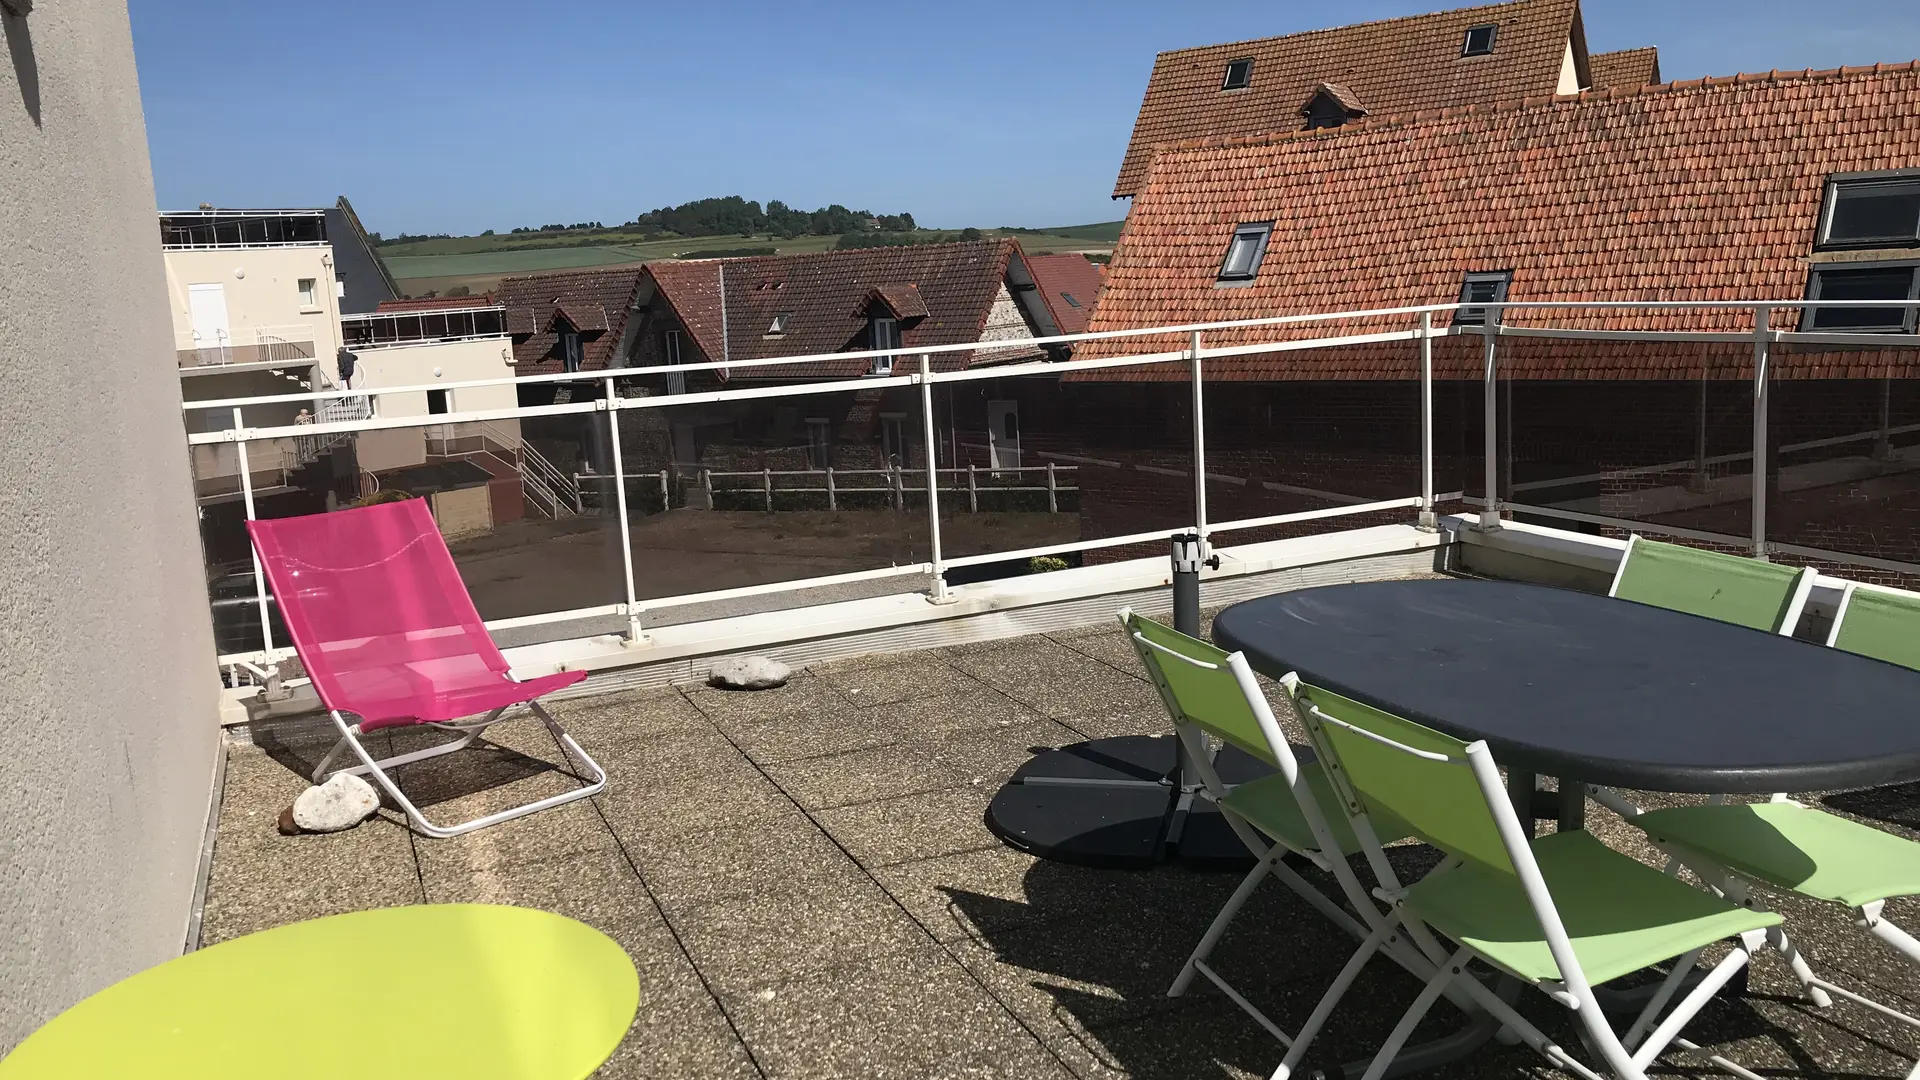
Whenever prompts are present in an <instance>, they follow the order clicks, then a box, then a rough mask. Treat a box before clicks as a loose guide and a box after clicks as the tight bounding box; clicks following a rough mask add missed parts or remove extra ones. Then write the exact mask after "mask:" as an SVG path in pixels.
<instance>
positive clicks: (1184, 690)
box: [1119, 609, 1480, 1080]
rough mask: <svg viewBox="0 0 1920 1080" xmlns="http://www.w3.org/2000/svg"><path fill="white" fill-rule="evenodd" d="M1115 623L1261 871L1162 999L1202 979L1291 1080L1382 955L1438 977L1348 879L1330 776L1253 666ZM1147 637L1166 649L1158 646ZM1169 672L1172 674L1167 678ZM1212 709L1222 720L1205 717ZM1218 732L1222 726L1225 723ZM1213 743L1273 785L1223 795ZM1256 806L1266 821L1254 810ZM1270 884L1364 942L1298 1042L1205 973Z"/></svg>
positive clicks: (1473, 1009)
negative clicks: (1257, 1035) (1270, 770)
mask: <svg viewBox="0 0 1920 1080" xmlns="http://www.w3.org/2000/svg"><path fill="white" fill-rule="evenodd" d="M1119 617H1120V623H1121V626H1122V628H1123V629H1124V631H1125V632H1126V634H1127V635H1128V639H1129V640H1130V641H1131V642H1132V644H1133V647H1134V649H1135V651H1136V652H1137V653H1138V654H1139V656H1140V660H1141V663H1142V665H1143V666H1144V667H1145V668H1146V670H1147V672H1148V674H1149V675H1150V676H1151V678H1152V680H1153V683H1154V686H1155V688H1156V689H1157V690H1158V691H1159V693H1160V699H1161V701H1162V703H1163V704H1164V705H1165V706H1166V709H1167V713H1168V715H1169V716H1170V717H1171V718H1172V719H1173V723H1174V730H1175V732H1176V734H1177V736H1178V738H1179V739H1180V741H1181V744H1182V745H1183V747H1184V748H1185V750H1186V760H1187V762H1188V763H1189V764H1190V765H1191V766H1192V768H1193V770H1194V772H1195V773H1196V774H1197V775H1198V777H1199V779H1200V782H1201V790H1200V791H1199V792H1197V793H1196V795H1197V796H1199V797H1204V798H1206V799H1207V800H1209V801H1211V802H1213V803H1214V804H1216V805H1217V806H1218V807H1219V808H1220V811H1221V814H1222V817H1223V818H1224V819H1225V820H1226V822H1227V824H1228V826H1229V827H1230V828H1232V829H1233V831H1234V833H1235V835H1237V836H1238V837H1239V838H1240V840H1241V842H1242V843H1244V844H1245V845H1246V847H1247V850H1248V851H1250V852H1251V853H1252V854H1253V856H1254V858H1255V860H1256V861H1255V864H1254V866H1253V868H1252V869H1251V870H1249V871H1248V872H1247V874H1246V876H1245V877H1244V878H1242V879H1241V882H1240V884H1239V886H1238V887H1237V888H1236V889H1234V891H1233V894H1232V895H1231V896H1229V897H1228V898H1227V902H1226V904H1225V905H1223V906H1222V907H1221V909H1220V912H1219V914H1217V915H1216V916H1214V919H1213V922H1212V923H1211V924H1210V925H1209V926H1208V927H1207V930H1206V933H1205V934H1203V935H1202V936H1201V939H1200V942H1199V944H1198V945H1196V946H1195V947H1194V950H1193V953H1192V955H1190V956H1189V957H1188V958H1187V962H1186V964H1185V965H1184V966H1183V967H1182V968H1181V970H1180V974H1179V975H1178V976H1177V977H1176V978H1175V979H1174V981H1173V985H1172V986H1171V987H1169V988H1168V990H1167V996H1168V997H1180V996H1182V995H1183V994H1185V993H1186V992H1187V990H1188V988H1189V987H1190V986H1191V985H1192V983H1193V979H1194V976H1195V975H1196V974H1198V975H1201V976H1204V977H1205V978H1206V979H1207V980H1208V981H1209V982H1211V983H1213V984H1214V985H1215V986H1216V987H1218V988H1219V990H1220V992H1221V993H1223V994H1225V995H1226V996H1227V998H1228V1000H1230V1001H1232V1002H1233V1003H1234V1004H1235V1005H1236V1006H1238V1007H1239V1008H1240V1009H1241V1010H1242V1011H1244V1012H1245V1013H1247V1015H1249V1016H1250V1017H1252V1018H1253V1019H1254V1021H1255V1022H1256V1023H1258V1024H1259V1025H1260V1026H1261V1027H1262V1028H1264V1029H1265V1030H1266V1031H1267V1033H1268V1034H1270V1035H1272V1036H1273V1037H1274V1038H1275V1039H1276V1040H1278V1041H1279V1042H1280V1044H1281V1045H1282V1046H1284V1047H1286V1048H1287V1053H1286V1056H1285V1058H1284V1059H1283V1060H1282V1062H1281V1064H1280V1065H1279V1067H1278V1068H1277V1069H1276V1070H1275V1071H1274V1073H1273V1076H1274V1078H1275V1080H1285V1078H1286V1077H1288V1076H1290V1075H1291V1074H1292V1072H1293V1070H1294V1069H1295V1068H1296V1067H1297V1066H1298V1065H1299V1063H1300V1060H1301V1058H1302V1057H1303V1056H1304V1055H1305V1054H1306V1051H1307V1048H1308V1045H1309V1044H1310V1043H1311V1042H1312V1041H1313V1038H1314V1036H1315V1035H1317V1034H1318V1033H1319V1031H1320V1029H1321V1027H1322V1026H1323V1025H1324V1024H1325V1023H1326V1021H1327V1020H1328V1018H1329V1017H1331V1016H1332V1014H1333V1010H1334V1008H1335V1007H1336V1006H1337V1005H1338V1004H1339V1001H1340V999H1341V998H1342V997H1343V996H1344V995H1345V993H1346V991H1347V990H1348V988H1349V987H1351V986H1352V985H1353V981H1354V980H1355V979H1356V978H1357V977H1358V976H1359V974H1360V971H1361V969H1362V968H1364V967H1365V966H1366V962H1367V961H1368V959H1370V958H1371V957H1372V956H1373V955H1374V954H1375V953H1378V952H1385V953H1386V954H1387V955H1388V956H1390V957H1392V958H1393V959H1394V960H1395V961H1396V962H1398V963H1400V964H1401V965H1402V966H1404V967H1406V968H1407V969H1408V970H1409V971H1412V972H1413V973H1414V974H1415V975H1417V976H1419V977H1420V978H1423V979H1424V978H1429V977H1431V976H1432V975H1433V974H1434V972H1435V970H1436V968H1435V967H1434V965H1433V963H1432V962H1431V961H1430V960H1429V959H1428V957H1427V956H1426V954H1424V953H1423V952H1421V951H1420V950H1419V949H1417V948H1415V947H1414V946H1413V945H1412V944H1411V943H1409V942H1407V941H1406V940H1404V938H1403V935H1402V932H1401V929H1400V927H1399V925H1398V924H1397V923H1396V922H1395V921H1394V920H1392V919H1389V918H1387V917H1386V916H1385V915H1383V913H1382V912H1381V911H1380V909H1379V906H1378V905H1377V904H1376V903H1374V902H1373V901H1372V900H1371V899H1370V898H1369V897H1368V895H1367V891H1366V889H1365V887H1364V886H1362V885H1361V883H1360V881H1359V879H1358V877H1356V876H1355V874H1354V872H1353V868H1352V867H1351V866H1349V865H1348V864H1347V860H1346V855H1345V854H1343V853H1342V839H1343V836H1342V834H1344V833H1345V830H1336V829H1335V828H1334V827H1333V826H1332V825H1331V824H1330V822H1329V820H1328V818H1327V816H1326V814H1325V812H1324V811H1323V809H1322V806H1321V802H1322V799H1323V798H1326V797H1328V796H1329V795H1330V794H1331V791H1332V787H1331V785H1330V783H1329V782H1328V780H1327V778H1326V777H1325V776H1324V774H1322V775H1319V776H1316V775H1315V774H1316V773H1320V772H1321V769H1320V766H1319V765H1318V764H1316V763H1315V762H1314V761H1313V760H1311V759H1309V760H1307V761H1305V762H1302V761H1301V760H1300V759H1299V757H1298V756H1296V755H1295V754H1294V752H1293V747H1292V746H1291V744H1289V743H1288V741H1287V738H1286V735H1285V733H1284V732H1283V731H1282V730H1281V728H1280V723H1279V721H1278V720H1277V719H1276V718H1275V716H1274V714H1273V710H1272V707H1271V706H1269V705H1268V703H1267V699H1266V695H1265V694H1264V693H1262V691H1261V689H1260V685H1259V682H1258V680H1257V679H1256V678H1255V677H1254V673H1253V669H1252V667H1251V666H1249V665H1248V663H1247V660H1246V657H1245V656H1244V655H1243V654H1241V653H1237V652H1236V653H1232V654H1227V653H1225V652H1223V651H1222V650H1219V649H1217V648H1215V647H1214V646H1212V645H1209V644H1207V643H1206V642H1203V641H1199V640H1197V639H1194V638H1191V637H1188V636H1187V635H1184V634H1180V633H1179V632H1178V631H1175V630H1172V629H1171V628H1168V627H1165V626H1162V625H1161V624H1158V623H1154V622H1152V621H1151V620H1147V619H1143V618H1141V617H1139V616H1136V615H1135V614H1134V613H1133V612H1132V611H1131V609H1122V610H1121V612H1120V616H1119ZM1149 634H1151V635H1153V637H1159V638H1162V639H1163V640H1159V641H1156V640H1153V637H1150V636H1149ZM1163 665H1175V666H1174V667H1172V668H1168V667H1166V666H1163ZM1209 705H1212V706H1214V707H1215V709H1214V710H1209V709H1208V706H1209ZM1236 706H1237V707H1238V708H1240V709H1244V710H1245V715H1244V716H1241V717H1239V720H1240V721H1241V722H1242V723H1244V721H1245V720H1248V719H1251V720H1252V721H1253V723H1254V724H1255V725H1257V728H1256V729H1255V730H1254V731H1251V732H1250V731H1246V730H1243V729H1242V728H1241V726H1240V724H1237V723H1234V722H1233V721H1232V720H1226V718H1225V717H1223V716H1222V715H1221V713H1222V712H1225V711H1227V710H1233V709H1235V707H1236ZM1223 720H1225V721H1226V722H1224V723H1223ZM1209 732H1211V733H1213V734H1214V735H1215V736H1217V737H1220V738H1222V740H1223V741H1231V742H1233V743H1234V744H1236V745H1239V746H1240V747H1241V749H1243V750H1248V751H1249V752H1252V753H1254V754H1256V755H1258V756H1260V757H1263V758H1266V759H1267V760H1269V761H1271V762H1272V763H1273V764H1274V765H1275V767H1276V768H1277V769H1278V770H1279V773H1278V775H1277V776H1275V777H1271V778H1267V779H1263V780H1260V781H1255V782H1254V783H1253V784H1251V785H1240V787H1239V789H1236V787H1235V786H1234V785H1229V784H1227V783H1225V782H1224V781H1223V780H1222V779H1221V777H1220V774H1219V772H1218V770H1217V769H1216V768H1215V767H1214V752H1215V751H1214V748H1213V747H1212V746H1211V745H1210V744H1209V742H1208V733H1209ZM1256 739H1257V742H1256ZM1275 785H1281V786H1284V787H1285V788H1286V789H1287V797H1286V801H1285V802H1278V803H1277V801H1276V796H1278V794H1279V793H1278V792H1277V791H1275V790H1273V789H1274V786H1275ZM1256 788H1260V789H1262V790H1259V791H1257V799H1256V798H1254V797H1250V796H1254V795H1255V794H1256V792H1255V789H1256ZM1316 788H1318V789H1320V790H1319V792H1316ZM1236 790H1240V797H1236V795H1235V792H1236ZM1256 805H1257V806H1259V807H1261V808H1262V809H1263V810H1264V811H1265V812H1262V809H1255V806H1256ZM1269 837H1270V838H1271V839H1269ZM1344 840H1345V846H1346V848H1347V849H1348V852H1349V853H1351V852H1353V851H1357V846H1356V845H1355V843H1354V841H1353V839H1352V837H1351V835H1350V834H1348V835H1344ZM1288 855H1295V856H1298V857H1299V858H1302V859H1304V860H1306V861H1307V862H1309V863H1311V864H1312V865H1313V866H1314V867H1315V868H1317V869H1319V870H1321V871H1323V872H1325V873H1327V874H1328V875H1329V876H1331V877H1332V878H1333V879H1334V881H1335V882H1336V883H1337V884H1338V886H1339V889H1340V892H1341V894H1342V895H1343V896H1344V897H1345V898H1346V900H1347V903H1348V904H1349V905H1350V906H1351V910H1348V909H1347V908H1343V907H1341V906H1340V905H1339V904H1338V903H1336V902H1335V901H1334V900H1332V899H1331V898H1330V897H1328V896H1327V895H1326V893H1324V892H1322V891H1321V890H1320V889H1318V888H1316V887H1315V886H1314V885H1313V884H1312V883H1311V882H1309V881H1307V880H1306V879H1305V878H1303V877H1301V876H1300V874H1299V873H1298V872H1297V871H1295V870H1294V869H1293V867H1291V866H1289V865H1288V864H1287V862H1286V858H1287V856H1288ZM1269 876H1271V877H1273V878H1275V879H1277V880H1278V881H1280V882H1281V883H1282V884H1284V885H1286V886H1287V887H1288V888H1289V889H1291V890H1292V891H1293V892H1295V893H1296V894H1298V895H1299V896H1300V897H1301V898H1302V899H1304V900H1305V901H1306V902H1307V903H1308V904H1309V905H1311V906H1312V907H1313V908H1314V909H1315V910H1317V911H1319V912H1320V913H1321V914H1323V915H1325V916H1326V917H1327V918H1328V919H1329V920H1331V921H1332V922H1333V923H1334V924H1335V925H1336V926H1339V927H1340V928H1341V929H1342V930H1345V931H1346V932H1347V933H1349V934H1351V935H1352V936H1353V937H1354V938H1356V939H1358V940H1359V941H1360V945H1359V947H1358V948H1357V949H1356V950H1355V952H1354V953H1353V955H1352V956H1351V957H1350V958H1349V959H1348V961H1347V963H1346V965H1345V966H1344V967H1342V968H1341V970H1340V972H1339V973H1338V974H1337V975H1336V976H1335V978H1334V981H1333V983H1332V984H1331V986H1330V987H1329V988H1328V990H1327V991H1326V993H1325V995H1324V996H1323V997H1322V998H1321V1001H1320V1002H1319V1004H1318V1006H1317V1007H1316V1008H1315V1009H1314V1011H1313V1012H1312V1014H1311V1015H1309V1016H1308V1017H1307V1019H1306V1020H1305V1021H1304V1022H1303V1023H1302V1025H1301V1026H1300V1028H1299V1030H1298V1031H1297V1032H1294V1033H1292V1034H1289V1033H1288V1032H1287V1031H1286V1030H1285V1029H1284V1028H1282V1027H1281V1026H1280V1025H1279V1024H1278V1023H1276V1022H1275V1021H1274V1020H1273V1019H1272V1018H1270V1017H1269V1016H1267V1015H1266V1014H1265V1013H1264V1012H1262V1011H1261V1010H1260V1009H1259V1008H1258V1007H1257V1006H1255V1005H1254V1004H1253V1003H1252V1002H1250V1001H1248V1000H1247V998H1246V997H1245V996H1244V995H1242V994H1241V993H1240V992H1239V991H1238V990H1236V989H1235V988H1234V987H1233V986H1232V985H1231V984H1230V983H1228V982H1227V980H1226V979H1225V978H1223V977H1222V976H1221V975H1220V973H1219V972H1217V971H1216V970H1214V968H1213V966H1212V965H1211V964H1209V963H1208V958H1209V957H1210V956H1211V955H1212V953H1213V950H1214V948H1215V947H1216V946H1217V945H1218V944H1219V942H1220V939H1221V936H1222V935H1224V934H1225V933H1226V931H1227V927H1228V926H1229V925H1231V924H1232V922H1233V920H1234V918H1235V917H1236V916H1237V915H1238V914H1239V913H1240V910H1241V908H1242V907H1243V906H1244V905H1245V904H1246V902H1247V900H1248V899H1249V898H1251V897H1252V896H1253V894H1254V891H1255V890H1256V889H1257V888H1258V887H1259V885H1260V883H1261V882H1262V881H1264V880H1266V879H1267V878H1268V877H1269ZM1447 990H1448V997H1449V998H1450V999H1451V1000H1453V1001H1454V1002H1455V1003H1456V1004H1458V1005H1459V1006H1460V1007H1461V1008H1462V1009H1463V1010H1464V1011H1466V1012H1467V1013H1468V1014H1469V1015H1474V1014H1478V1013H1479V1012H1480V1010H1479V1008H1478V1006H1476V1005H1475V1004H1474V1002H1473V1000H1472V999H1471V998H1470V997H1468V996H1467V995H1466V994H1465V993H1464V992H1461V991H1457V990H1454V989H1453V988H1451V987H1448V988H1447Z"/></svg>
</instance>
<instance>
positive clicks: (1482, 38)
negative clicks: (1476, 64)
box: [1460, 23, 1500, 56]
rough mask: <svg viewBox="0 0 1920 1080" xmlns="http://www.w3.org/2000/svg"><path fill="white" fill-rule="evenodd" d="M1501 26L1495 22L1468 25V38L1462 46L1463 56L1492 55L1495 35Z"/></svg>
mask: <svg viewBox="0 0 1920 1080" xmlns="http://www.w3.org/2000/svg"><path fill="white" fill-rule="evenodd" d="M1499 30H1500V28H1499V27H1498V26H1495V25H1494V24H1493V23H1486V24H1484V25H1481V26H1469V27H1467V39H1466V41H1464V42H1463V43H1461V46H1460V55H1461V56H1492V55H1493V36H1494V35H1495V34H1496V33H1498V32H1499Z"/></svg>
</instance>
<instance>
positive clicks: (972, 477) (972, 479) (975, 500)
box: [967, 461, 980, 514]
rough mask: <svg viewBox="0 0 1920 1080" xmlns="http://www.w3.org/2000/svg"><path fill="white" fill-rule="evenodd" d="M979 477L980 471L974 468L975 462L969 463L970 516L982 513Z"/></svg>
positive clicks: (968, 511)
mask: <svg viewBox="0 0 1920 1080" xmlns="http://www.w3.org/2000/svg"><path fill="white" fill-rule="evenodd" d="M979 475H980V470H979V469H978V468H976V467H975V466H974V464H973V462H971V461H969V462H967V513H969V514H977V513H979V512H980V484H979V480H978V477H979Z"/></svg>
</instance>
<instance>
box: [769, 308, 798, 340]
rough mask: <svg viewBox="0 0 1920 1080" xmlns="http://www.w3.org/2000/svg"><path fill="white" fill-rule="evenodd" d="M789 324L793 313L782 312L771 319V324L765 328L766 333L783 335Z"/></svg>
mask: <svg viewBox="0 0 1920 1080" xmlns="http://www.w3.org/2000/svg"><path fill="white" fill-rule="evenodd" d="M791 322H793V312H791V311H783V312H781V313H779V314H778V315H775V316H774V317H773V324H772V325H770V326H768V327H767V333H769V334H784V333H786V332H787V326H788V324H790V323H791Z"/></svg>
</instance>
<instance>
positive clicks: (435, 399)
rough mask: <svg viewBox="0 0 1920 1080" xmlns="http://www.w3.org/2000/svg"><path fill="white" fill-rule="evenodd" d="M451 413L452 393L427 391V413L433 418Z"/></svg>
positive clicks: (449, 391) (448, 391)
mask: <svg viewBox="0 0 1920 1080" xmlns="http://www.w3.org/2000/svg"><path fill="white" fill-rule="evenodd" d="M452 411H453V391H451V390H429V391H427V412H429V413H431V414H433V415H434V416H438V415H440V414H441V413H446V412H452Z"/></svg>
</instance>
